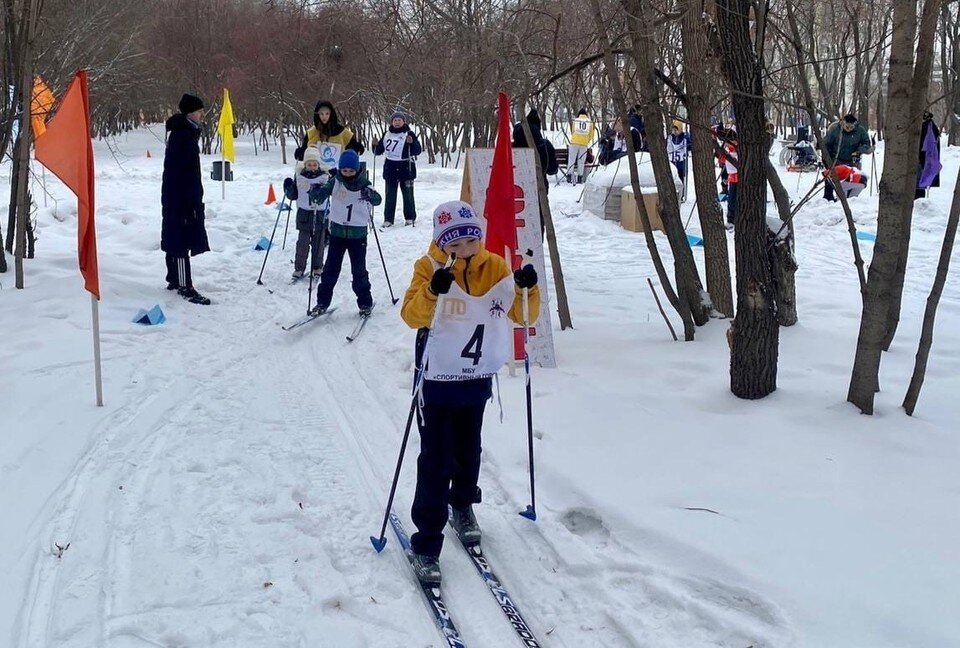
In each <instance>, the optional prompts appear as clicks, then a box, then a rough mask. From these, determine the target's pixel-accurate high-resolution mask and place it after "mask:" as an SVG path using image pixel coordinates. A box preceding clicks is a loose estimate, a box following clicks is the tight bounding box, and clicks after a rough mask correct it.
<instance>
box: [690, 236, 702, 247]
mask: <svg viewBox="0 0 960 648" xmlns="http://www.w3.org/2000/svg"><path fill="white" fill-rule="evenodd" d="M687 243H689V244H690V247H696V246H698V245H699V246H701V247H703V239H702V238H700V237H699V236H694V235H693V234H687Z"/></svg>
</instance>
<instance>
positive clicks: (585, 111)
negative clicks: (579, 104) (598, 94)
mask: <svg viewBox="0 0 960 648" xmlns="http://www.w3.org/2000/svg"><path fill="white" fill-rule="evenodd" d="M586 114H587V109H586V108H581V109H580V110H578V111H577V116H578V117H579V116H580V115H584V116H586Z"/></svg>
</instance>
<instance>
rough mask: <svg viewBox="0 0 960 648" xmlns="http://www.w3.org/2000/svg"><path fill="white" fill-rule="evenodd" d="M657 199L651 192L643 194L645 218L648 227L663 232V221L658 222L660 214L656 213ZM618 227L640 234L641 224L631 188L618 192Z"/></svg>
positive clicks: (652, 191)
mask: <svg viewBox="0 0 960 648" xmlns="http://www.w3.org/2000/svg"><path fill="white" fill-rule="evenodd" d="M658 202H659V197H658V195H657V192H656V191H654V190H651V191H650V192H649V193H648V192H647V191H644V192H643V204H644V205H646V207H647V216H648V217H649V219H650V227H652V228H653V229H655V230H660V231H661V232H662V231H663V221H661V220H660V212H658V211H657V203H658ZM620 225H621V226H622V227H623V229H625V230H629V231H631V232H642V231H643V222H642V221H641V220H640V209H639V208H638V207H637V200H636V198H635V197H634V195H633V188H632V187H624V188H623V189H621V190H620Z"/></svg>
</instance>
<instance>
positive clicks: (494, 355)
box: [401, 201, 540, 583]
mask: <svg viewBox="0 0 960 648" xmlns="http://www.w3.org/2000/svg"><path fill="white" fill-rule="evenodd" d="M433 220H434V230H433V233H434V240H433V242H431V244H430V248H429V250H428V252H427V254H426V256H424V257H422V258H420V259H419V260H418V261H417V262H416V264H415V266H414V276H413V280H412V281H411V282H410V287H409V288H408V289H407V293H406V295H405V296H404V300H403V308H402V310H401V317H403V320H404V322H406V323H407V325H408V326H410V327H411V328H415V329H419V332H418V335H417V352H416V355H417V367H418V370H419V371H423V372H424V380H423V386H422V390H423V391H422V410H421V417H420V418H419V419H418V422H419V424H420V456H419V458H418V459H417V488H416V495H415V497H414V502H413V512H412V514H413V522H414V524H415V525H416V526H417V532H416V533H414V534H413V537H412V538H411V543H412V545H413V552H414V554H415V556H414V569H415V570H416V571H417V576H418V577H419V578H420V580H421V581H424V582H428V583H439V582H440V568H439V562H438V558H439V555H440V549H441V547H442V546H443V527H444V525H445V524H446V523H447V517H448V513H447V507H448V505H449V506H450V507H451V509H452V511H453V515H452V518H451V524H452V525H453V527H454V529H456V531H457V534H458V536H459V537H460V539H461V540H462V541H463V542H466V543H468V544H469V543H477V542H479V541H480V528H479V527H478V526H477V520H476V517H475V516H474V514H473V510H472V505H473V504H475V503H478V502H479V501H480V489H479V488H478V487H477V481H478V478H479V476H480V430H481V427H482V426H483V411H484V407H485V406H486V401H487V400H489V399H490V397H491V396H492V393H493V391H492V376H493V375H494V374H495V373H496V372H497V370H499V369H500V367H502V366H503V364H504V363H505V362H506V361H507V360H508V358H509V356H510V353H511V352H512V349H513V327H512V325H511V324H510V323H509V321H508V320H513V321H514V322H516V323H517V324H522V323H523V322H524V317H523V289H528V300H527V302H528V304H527V305H528V311H529V312H528V317H529V319H528V324H531V325H532V324H533V323H534V322H536V320H537V318H538V317H539V313H540V292H539V289H538V287H537V273H536V271H535V270H534V268H533V266H531V265H527V266H525V267H523V268H522V269H519V270H517V271H515V272H513V273H511V272H510V268H509V267H508V266H507V262H506V261H505V260H504V259H503V258H502V257H500V256H498V255H496V254H493V253H491V252H488V251H487V250H486V249H484V248H483V241H482V240H483V224H482V221H481V219H480V218H479V217H478V216H477V214H476V213H475V212H474V210H473V208H472V207H471V206H470V205H469V204H467V203H465V202H460V201H452V202H447V203H444V204H442V205H440V206H439V207H437V209H436V211H434V214H433ZM451 255H456V256H455V261H454V262H453V264H452V265H451V266H450V267H449V268H447V267H445V266H446V264H447V262H448V260H449V259H450V257H451ZM438 305H439V307H440V309H441V310H440V313H439V314H438V313H437V308H438ZM431 326H432V327H433V328H432V329H431V328H429V327H431ZM424 352H425V354H426V357H425V358H424V357H423V355H424Z"/></svg>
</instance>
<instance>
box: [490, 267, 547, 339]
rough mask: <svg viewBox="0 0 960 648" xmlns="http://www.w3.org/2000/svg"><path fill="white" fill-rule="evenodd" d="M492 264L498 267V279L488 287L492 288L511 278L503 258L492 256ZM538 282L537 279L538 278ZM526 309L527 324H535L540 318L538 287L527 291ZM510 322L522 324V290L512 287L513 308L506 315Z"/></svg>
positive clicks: (511, 272) (511, 275)
mask: <svg viewBox="0 0 960 648" xmlns="http://www.w3.org/2000/svg"><path fill="white" fill-rule="evenodd" d="M493 259H494V263H495V264H496V265H497V266H498V267H499V271H498V272H497V274H498V275H500V276H499V277H497V280H496V281H494V282H492V283H491V284H490V285H491V286H493V285H495V284H496V283H497V282H500V281H503V280H504V279H505V278H507V277H510V278H511V279H512V278H513V271H511V270H510V266H508V265H507V262H506V261H505V260H504V259H503V257H501V256H499V255H496V254H494V255H493ZM538 281H539V278H538ZM527 308H528V310H529V316H530V319H529V320H528V322H527V324H530V325H533V324H534V323H536V321H537V319H539V317H540V286H539V285H538V286H534V287H533V288H531V289H530V290H529V294H528V296H527ZM508 316H509V317H510V319H511V320H513V321H514V322H515V323H517V324H523V290H522V289H520V288H518V287H516V285H514V289H513V306H512V307H511V308H510V313H509V315H508Z"/></svg>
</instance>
